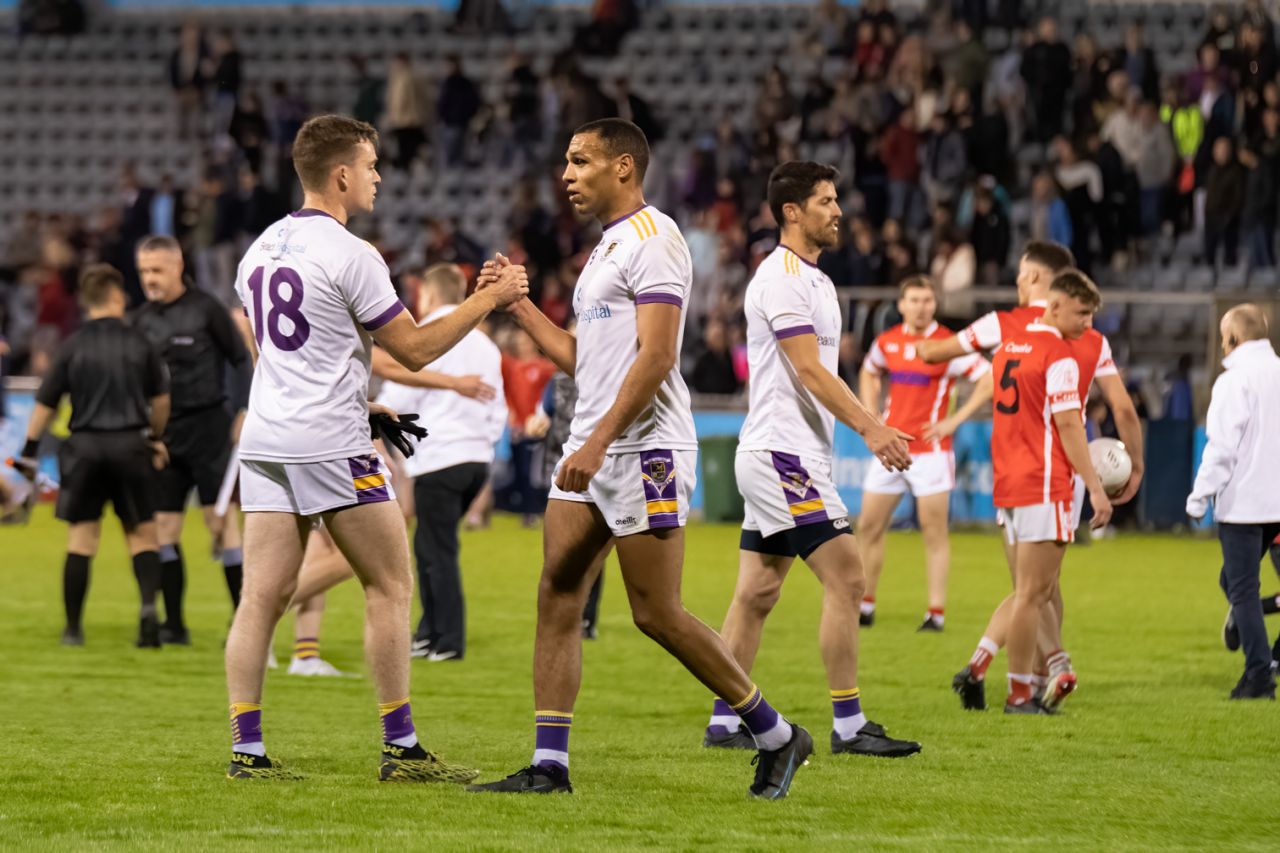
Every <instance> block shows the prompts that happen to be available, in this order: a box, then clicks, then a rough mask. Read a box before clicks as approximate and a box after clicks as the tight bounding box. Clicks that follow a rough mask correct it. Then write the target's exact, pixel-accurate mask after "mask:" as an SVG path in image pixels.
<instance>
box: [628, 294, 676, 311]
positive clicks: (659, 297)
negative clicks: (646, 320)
mask: <svg viewBox="0 0 1280 853" xmlns="http://www.w3.org/2000/svg"><path fill="white" fill-rule="evenodd" d="M654 302H661V303H663V304H664V305H674V306H676V307H677V308H681V307H683V306H684V300H683V299H681V298H680V297H679V296H676V295H675V294H674V293H642V294H640V295H639V296H637V297H636V304H637V305H649V304H651V303H654Z"/></svg>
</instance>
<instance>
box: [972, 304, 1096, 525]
mask: <svg viewBox="0 0 1280 853" xmlns="http://www.w3.org/2000/svg"><path fill="white" fill-rule="evenodd" d="M992 369H993V370H994V372H995V376H996V387H995V400H994V403H995V406H994V410H993V412H992V424H991V447H992V448H993V449H996V448H998V451H997V452H993V453H992V454H991V456H992V462H993V463H994V468H995V489H994V501H995V505H996V506H998V507H1003V508H1006V509H1008V508H1011V507H1019V506H1033V505H1035V504H1042V503H1050V502H1052V501H1069V500H1071V492H1072V483H1071V479H1072V477H1073V476H1074V475H1075V471H1074V470H1073V469H1072V467H1071V463H1070V462H1068V461H1067V453H1066V451H1065V450H1064V449H1063V447H1062V439H1061V437H1060V436H1059V435H1058V427H1057V425H1056V424H1055V423H1054V421H1053V416H1054V415H1055V414H1056V413H1058V412H1066V411H1071V410H1076V409H1080V408H1081V401H1080V367H1079V365H1078V364H1077V362H1076V359H1075V356H1074V355H1073V353H1072V352H1071V348H1070V347H1069V346H1068V345H1067V342H1066V341H1064V340H1063V339H1062V334H1061V333H1060V332H1059V331H1058V330H1057V329H1055V328H1053V327H1051V326H1045V325H1041V324H1040V323H1032V324H1031V325H1029V326H1027V328H1026V329H1024V330H1023V331H1022V332H1020V333H1016V334H1012V335H1010V336H1009V337H1008V339H1007V340H1005V342H1004V343H1003V344H1001V345H1000V348H999V349H998V350H996V353H995V360H994V362H993V363H992Z"/></svg>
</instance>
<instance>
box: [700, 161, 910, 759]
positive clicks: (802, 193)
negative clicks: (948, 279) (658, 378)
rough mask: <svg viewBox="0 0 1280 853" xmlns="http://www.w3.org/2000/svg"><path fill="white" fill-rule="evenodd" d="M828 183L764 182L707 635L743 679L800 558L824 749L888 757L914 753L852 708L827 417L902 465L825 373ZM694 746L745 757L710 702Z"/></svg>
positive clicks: (900, 456)
mask: <svg viewBox="0 0 1280 853" xmlns="http://www.w3.org/2000/svg"><path fill="white" fill-rule="evenodd" d="M837 180H839V173H838V172H837V171H836V170H835V169H833V168H832V167H830V166H825V165H823V164H821V163H809V162H800V161H792V162H788V163H783V164H782V165H780V166H778V167H777V168H776V169H774V170H773V174H772V175H770V176H769V189H768V200H769V207H770V209H771V210H772V211H773V217H774V219H775V220H776V221H777V222H778V223H779V224H780V226H781V234H780V235H779V241H778V247H777V248H776V249H774V250H773V252H772V253H771V254H770V255H769V256H768V257H767V258H765V259H764V261H762V262H761V264H760V267H759V268H758V269H757V270H756V274H755V276H753V277H752V279H751V282H750V283H749V284H748V285H747V295H746V304H745V306H744V307H745V311H746V315H747V362H748V365H749V375H750V378H751V381H750V383H749V389H750V390H749V402H748V405H749V409H748V412H747V420H746V423H744V424H743V426H742V435H741V437H740V438H739V442H738V453H737V458H736V459H735V462H734V473H735V474H736V475H737V480H738V490H739V491H740V492H741V493H742V499H743V502H744V504H745V506H746V513H745V517H744V519H743V522H742V539H741V542H740V544H739V551H738V583H737V586H736V587H735V588H734V591H733V601H732V603H731V604H730V605H729V612H728V614H726V615H725V618H724V627H723V628H722V629H721V634H722V635H723V636H724V639H725V643H727V644H728V646H729V648H730V649H731V650H732V651H733V655H734V657H735V658H736V659H737V660H738V662H739V663H740V664H741V665H742V667H743V668H744V669H746V670H747V671H750V669H751V666H752V664H753V663H754V662H755V658H756V653H757V652H758V651H759V648H760V637H761V634H762V633H763V631H764V623H765V619H766V618H767V617H768V615H769V613H770V612H771V611H772V610H773V606H774V605H775V604H776V603H777V601H778V596H779V594H780V593H781V590H782V582H783V581H784V580H786V577H787V573H788V572H789V571H790V569H791V566H792V564H793V563H794V562H795V559H796V557H799V558H800V559H802V560H804V562H805V563H806V564H807V565H808V566H809V567H810V568H811V569H812V570H813V573H814V574H815V575H817V577H818V580H819V581H820V582H821V583H822V618H821V622H820V623H819V626H818V645H819V647H820V649H821V652H822V662H823V664H824V665H825V667H826V670H827V682H828V687H829V688H830V691H831V704H832V727H831V752H832V753H833V754H841V753H849V754H860V755H877V756H883V757H897V756H904V755H911V754H912V753H915V752H919V751H920V744H918V743H915V742H914V741H904V740H896V739H894V738H891V737H889V736H888V735H887V734H886V733H885V730H884V728H883V727H882V726H880V725H879V724H877V723H873V722H871V721H869V720H868V719H867V717H866V715H865V714H864V713H863V712H862V704H861V703H862V700H861V698H860V696H861V694H860V693H859V689H858V603H859V602H860V601H861V600H862V592H863V589H864V584H865V578H864V576H863V572H862V561H861V560H860V559H859V557H858V547H857V545H856V544H855V542H854V539H853V536H851V535H849V534H851V533H852V532H853V531H852V529H851V528H850V526H849V512H848V510H846V509H845V506H844V503H843V502H842V501H841V500H840V494H839V492H838V491H836V487H835V483H834V482H833V480H832V477H831V463H832V457H833V455H834V451H833V441H834V434H835V422H836V419H837V418H839V419H840V421H841V422H842V423H844V424H846V425H847V426H849V427H850V428H851V429H853V430H855V431H857V432H858V433H859V434H860V435H861V436H862V438H863V440H864V441H866V443H867V447H868V448H870V449H871V452H872V453H873V454H875V456H876V458H877V459H879V460H880V461H881V462H882V463H883V464H884V465H886V466H888V467H890V468H892V469H893V470H903V469H906V468H909V467H910V466H911V455H910V453H909V452H908V450H907V441H909V440H910V439H911V436H910V435H908V434H907V433H905V432H901V431H899V430H897V429H894V428H893V427H890V426H887V425H886V424H884V423H882V422H881V421H880V419H879V418H877V417H876V416H875V415H873V414H872V413H871V412H870V411H869V410H868V409H867V407H866V406H864V405H863V404H862V403H861V402H859V400H858V399H857V397H855V396H854V395H853V392H852V391H850V390H849V386H847V385H845V384H844V382H843V381H841V380H840V378H839V377H838V376H837V374H836V370H837V364H838V361H839V351H840V332H841V329H842V321H841V315H840V303H839V301H838V300H837V298H836V289H835V285H833V284H832V282H831V279H829V278H828V277H827V276H826V274H825V273H823V272H822V271H821V270H820V269H818V265H817V262H818V256H819V255H820V254H821V253H822V250H823V249H827V248H831V247H832V246H834V245H836V243H837V242H838V241H839V235H840V205H839V203H838V201H837V200H836V186H835V185H836V181H837ZM702 745H703V746H707V747H716V748H722V749H743V748H749V747H750V739H749V738H747V737H745V736H744V734H743V732H742V730H741V729H740V728H739V726H738V717H737V715H735V714H734V713H733V711H732V709H731V708H729V707H728V706H727V705H726V704H725V702H724V701H723V700H721V699H718V700H716V702H715V705H714V707H713V708H712V712H711V720H710V722H709V723H708V725H707V730H706V733H705V734H704V736H703V740H702Z"/></svg>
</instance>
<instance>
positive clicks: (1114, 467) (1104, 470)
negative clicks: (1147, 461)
mask: <svg viewBox="0 0 1280 853" xmlns="http://www.w3.org/2000/svg"><path fill="white" fill-rule="evenodd" d="M1089 459H1090V460H1091V461H1092V462H1093V470H1095V471H1097V472H1098V479H1099V480H1101V481H1102V488H1103V489H1105V490H1106V492H1107V494H1109V495H1114V494H1115V493H1116V492H1119V491H1120V490H1121V489H1123V488H1124V485H1125V483H1127V482H1129V475H1130V474H1132V473H1133V460H1132V459H1130V458H1129V451H1127V450H1125V449H1124V442H1122V441H1119V440H1117V439H1114V438H1095V439H1094V440H1093V441H1091V442H1089Z"/></svg>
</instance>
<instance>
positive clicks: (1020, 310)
mask: <svg viewBox="0 0 1280 853" xmlns="http://www.w3.org/2000/svg"><path fill="white" fill-rule="evenodd" d="M1044 309H1045V303H1043V302H1033V303H1031V304H1030V305H1019V306H1018V307H1017V308H1012V309H1010V310H1008V311H991V312H989V313H987V314H983V315H982V316H981V317H979V318H978V319H976V320H974V321H973V322H972V323H970V324H969V325H968V326H965V328H964V329H962V330H961V331H960V334H959V335H958V337H959V339H960V346H962V347H963V348H964V351H965V352H977V351H979V350H986V351H991V350H994V349H995V348H996V347H998V346H1000V344H1001V342H1003V341H1006V340H1008V339H1009V337H1010V336H1011V335H1013V334H1014V333H1015V332H1021V331H1023V330H1025V329H1026V328H1027V326H1028V325H1030V324H1031V323H1038V322H1040V318H1041V317H1043V316H1044ZM1067 346H1069V347H1070V348H1071V354H1072V356H1073V357H1074V358H1075V360H1076V364H1077V365H1079V367H1080V405H1081V407H1082V408H1083V406H1084V404H1085V402H1086V401H1087V400H1088V399H1089V386H1091V385H1092V384H1093V380H1094V378H1095V377H1098V376H1115V375H1116V374H1117V373H1119V371H1118V370H1117V369H1116V363H1115V361H1114V360H1113V359H1112V357H1111V342H1110V341H1108V340H1107V336H1106V335H1104V334H1102V333H1101V332H1099V331H1098V330H1097V329H1086V330H1085V333H1084V334H1083V335H1082V336H1080V337H1079V338H1076V339H1075V340H1074V341H1067Z"/></svg>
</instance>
